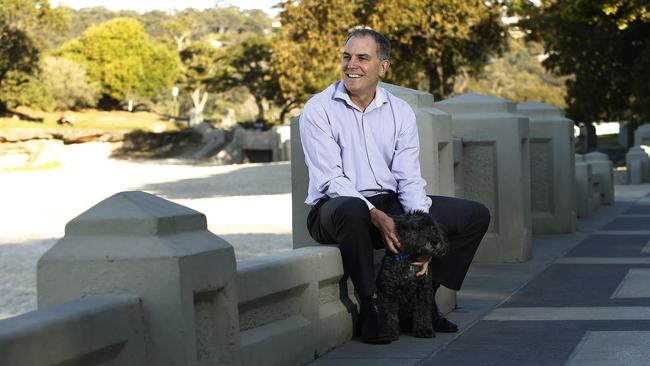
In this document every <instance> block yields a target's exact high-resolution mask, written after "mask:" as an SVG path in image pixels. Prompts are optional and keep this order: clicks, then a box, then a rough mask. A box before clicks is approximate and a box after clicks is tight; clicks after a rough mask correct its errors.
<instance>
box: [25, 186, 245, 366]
mask: <svg viewBox="0 0 650 366" xmlns="http://www.w3.org/2000/svg"><path fill="white" fill-rule="evenodd" d="M235 275H236V267H235V255H234V251H233V248H232V247H231V246H230V245H229V244H228V243H227V242H225V241H224V240H222V239H221V238H219V237H218V236H216V235H214V234H212V233H211V232H209V231H208V230H207V224H206V218H205V216H204V215H203V214H202V213H200V212H197V211H194V210H191V209H189V208H187V207H184V206H180V205H178V204H175V203H172V202H169V201H166V200H164V199H162V198H159V197H156V196H154V195H150V194H147V193H144V192H122V193H118V194H116V195H113V196H111V197H109V198H107V199H105V200H103V201H102V202H100V203H98V204H97V205H95V206H93V207H92V208H90V209H89V210H88V211H86V212H84V213H82V214H81V215H79V216H77V217H76V218H74V219H73V220H72V221H70V222H69V223H68V224H67V225H66V229H65V236H64V237H63V238H62V239H61V240H59V241H58V242H57V243H56V244H55V245H54V247H52V248H51V249H50V250H49V251H47V252H46V253H45V254H44V255H43V256H42V257H41V259H40V260H39V263H38V276H37V287H38V307H39V309H40V308H44V307H47V306H51V305H55V304H61V303H64V302H66V301H71V300H75V299H79V298H83V297H86V296H91V295H100V294H135V295H137V296H139V297H140V299H141V301H142V308H143V313H144V325H145V339H146V342H145V344H146V353H147V363H146V365H150V366H154V365H184V366H194V365H232V364H235V363H237V362H238V361H237V359H236V352H235V351H236V349H237V348H238V344H239V334H238V332H239V320H238V311H237V298H236V291H235V289H236V287H235V286H236V284H235Z"/></svg>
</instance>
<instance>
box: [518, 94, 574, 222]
mask: <svg viewBox="0 0 650 366" xmlns="http://www.w3.org/2000/svg"><path fill="white" fill-rule="evenodd" d="M517 111H518V112H519V113H521V114H524V115H526V116H528V118H530V184H531V200H532V201H531V209H532V225H533V233H538V234H559V233H572V232H574V231H575V230H576V212H575V162H574V154H575V151H574V144H573V142H574V139H573V125H574V124H573V121H572V120H570V119H568V118H565V117H564V111H562V110H561V109H559V108H557V107H554V106H552V105H548V104H543V103H537V102H526V103H520V104H518V105H517Z"/></svg>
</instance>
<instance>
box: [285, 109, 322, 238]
mask: <svg viewBox="0 0 650 366" xmlns="http://www.w3.org/2000/svg"><path fill="white" fill-rule="evenodd" d="M308 188H309V170H308V169H307V165H306V164H305V153H304V151H303V150H302V142H301V140H300V118H299V117H294V118H292V119H291V214H292V215H291V227H292V231H291V232H292V236H293V248H294V249H297V248H303V247H306V246H310V245H316V244H318V243H316V241H315V240H314V239H312V238H311V236H310V235H309V231H308V230H307V215H308V214H309V208H310V207H309V206H307V205H306V204H305V199H307V189H308Z"/></svg>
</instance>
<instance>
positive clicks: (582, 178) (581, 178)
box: [575, 154, 594, 217]
mask: <svg viewBox="0 0 650 366" xmlns="http://www.w3.org/2000/svg"><path fill="white" fill-rule="evenodd" d="M575 164H576V177H575V179H576V214H577V215H578V217H591V214H592V212H593V210H594V202H593V201H594V194H593V191H594V189H593V178H592V175H591V165H590V164H588V163H587V162H586V161H584V159H583V157H582V155H580V154H576V155H575Z"/></svg>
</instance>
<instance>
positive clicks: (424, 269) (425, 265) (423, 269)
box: [411, 257, 431, 277]
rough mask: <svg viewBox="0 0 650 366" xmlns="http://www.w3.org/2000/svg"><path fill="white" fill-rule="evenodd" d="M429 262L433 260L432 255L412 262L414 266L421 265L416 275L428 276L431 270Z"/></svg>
mask: <svg viewBox="0 0 650 366" xmlns="http://www.w3.org/2000/svg"><path fill="white" fill-rule="evenodd" d="M429 262H431V257H428V258H425V259H418V261H417V262H411V265H412V266H415V267H420V271H419V272H417V273H416V274H415V277H421V276H426V274H427V273H428V272H429Z"/></svg>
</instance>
